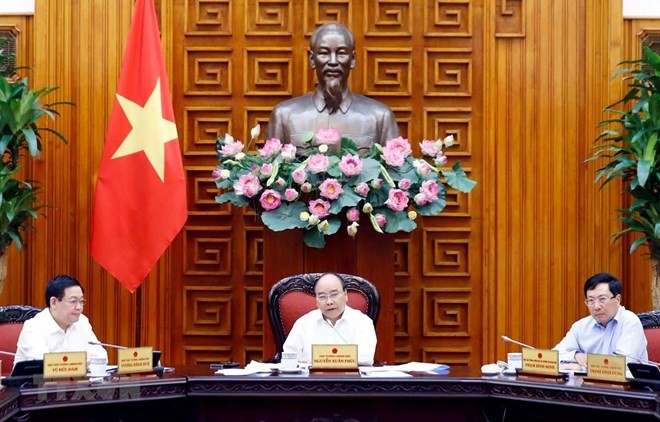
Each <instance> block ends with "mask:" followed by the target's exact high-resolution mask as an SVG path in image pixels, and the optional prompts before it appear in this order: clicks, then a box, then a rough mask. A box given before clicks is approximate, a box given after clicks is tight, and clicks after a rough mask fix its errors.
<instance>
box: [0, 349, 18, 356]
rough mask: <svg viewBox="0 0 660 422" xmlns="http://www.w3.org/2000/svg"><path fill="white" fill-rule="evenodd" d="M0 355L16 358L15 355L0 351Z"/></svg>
mask: <svg viewBox="0 0 660 422" xmlns="http://www.w3.org/2000/svg"><path fill="white" fill-rule="evenodd" d="M0 355H7V356H16V353H12V352H5V351H4V350H0Z"/></svg>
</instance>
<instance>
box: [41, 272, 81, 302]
mask: <svg viewBox="0 0 660 422" xmlns="http://www.w3.org/2000/svg"><path fill="white" fill-rule="evenodd" d="M74 286H78V287H80V290H82V292H83V294H84V293H85V289H83V286H81V285H80V283H79V282H78V280H76V279H75V278H73V277H71V276H68V275H64V274H60V275H56V276H55V277H53V278H51V279H50V280H48V284H47V285H46V307H50V298H51V297H56V298H57V300H62V298H63V297H64V291H65V290H66V289H68V288H69V287H74Z"/></svg>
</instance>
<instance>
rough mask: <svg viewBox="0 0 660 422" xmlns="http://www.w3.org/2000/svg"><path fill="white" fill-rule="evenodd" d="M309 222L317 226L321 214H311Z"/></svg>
mask: <svg viewBox="0 0 660 422" xmlns="http://www.w3.org/2000/svg"><path fill="white" fill-rule="evenodd" d="M308 222H309V224H311V225H312V226H315V225H317V224H319V216H318V215H314V214H312V215H310V216H309V220H308Z"/></svg>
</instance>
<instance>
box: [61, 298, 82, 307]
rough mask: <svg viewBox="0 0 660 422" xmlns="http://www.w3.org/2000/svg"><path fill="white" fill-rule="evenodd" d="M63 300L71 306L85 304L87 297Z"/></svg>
mask: <svg viewBox="0 0 660 422" xmlns="http://www.w3.org/2000/svg"><path fill="white" fill-rule="evenodd" d="M62 302H64V303H66V304H67V305H69V306H71V307H75V306H76V305H80V306H85V299H67V300H63V301H62Z"/></svg>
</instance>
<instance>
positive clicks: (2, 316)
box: [0, 305, 41, 375]
mask: <svg viewBox="0 0 660 422" xmlns="http://www.w3.org/2000/svg"><path fill="white" fill-rule="evenodd" d="M39 312H41V309H38V308H35V307H32V306H28V305H9V306H0V351H2V352H10V353H16V343H18V336H19V335H20V334H21V330H22V329H23V323H24V322H25V321H27V320H28V319H31V318H33V317H34V316H35V315H36V314H38V313H39ZM0 360H2V374H3V375H8V374H10V373H11V370H12V368H13V367H14V357H13V356H9V355H4V354H0Z"/></svg>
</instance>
